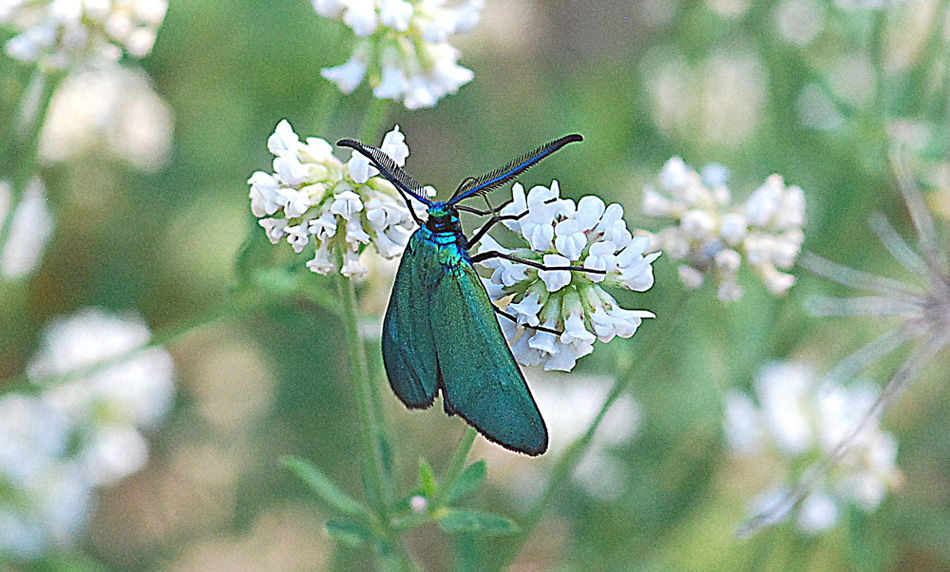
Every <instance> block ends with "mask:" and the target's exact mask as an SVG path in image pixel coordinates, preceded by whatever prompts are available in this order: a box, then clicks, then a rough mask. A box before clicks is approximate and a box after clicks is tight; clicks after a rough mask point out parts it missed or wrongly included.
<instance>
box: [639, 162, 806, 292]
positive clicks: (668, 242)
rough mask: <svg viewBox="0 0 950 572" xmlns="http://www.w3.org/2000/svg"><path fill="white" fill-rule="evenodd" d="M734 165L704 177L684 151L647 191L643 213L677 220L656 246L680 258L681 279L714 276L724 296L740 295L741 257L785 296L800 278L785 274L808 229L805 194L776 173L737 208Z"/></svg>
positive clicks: (692, 282) (694, 282) (693, 284)
mask: <svg viewBox="0 0 950 572" xmlns="http://www.w3.org/2000/svg"><path fill="white" fill-rule="evenodd" d="M727 183H728V170H727V169H726V168H725V167H723V166H721V165H716V164H711V165H707V166H706V167H705V168H704V169H703V173H702V175H701V174H700V173H697V172H696V171H695V170H693V169H692V168H691V167H690V166H689V165H687V164H686V163H684V162H683V160H682V159H680V158H679V157H673V158H672V159H670V160H669V161H667V162H666V164H665V165H664V166H663V169H662V170H661V171H660V175H659V178H658V184H657V186H656V187H654V186H647V187H646V188H645V189H644V191H643V211H644V213H645V214H647V215H649V216H656V217H664V218H666V219H668V220H670V221H671V222H672V225H671V226H669V227H667V228H665V229H663V230H662V231H660V232H659V233H658V234H657V239H658V241H657V242H658V245H657V246H658V247H659V248H662V249H663V250H664V251H665V252H666V253H667V254H668V255H669V256H671V257H673V259H674V260H677V261H679V262H680V266H679V274H680V279H681V280H682V281H683V284H684V285H685V286H686V287H687V288H691V289H692V288H699V287H700V286H702V284H703V282H704V280H705V278H706V276H707V275H708V274H713V276H714V277H715V280H716V282H717V284H718V295H719V299H720V300H722V301H723V302H729V301H734V300H738V299H739V298H740V297H741V296H742V289H741V288H740V287H739V285H738V284H737V282H736V278H737V275H738V272H739V267H740V266H741V264H742V261H743V259H744V260H745V261H746V263H747V264H749V265H750V266H751V267H752V268H753V269H754V270H755V272H756V274H758V275H759V277H760V278H761V279H762V281H763V282H764V283H765V286H766V287H767V288H768V289H769V291H770V292H772V293H773V294H776V295H779V294H783V293H784V292H785V291H786V290H788V289H789V288H790V287H791V286H792V284H794V283H795V277H794V276H792V275H791V274H787V273H785V272H781V270H788V269H789V268H791V267H792V265H793V264H794V263H795V259H796V258H797V257H798V254H799V252H801V247H802V242H803V241H804V238H805V235H804V233H803V232H802V226H803V225H804V222H805V195H804V193H803V192H802V190H801V188H799V187H786V186H785V183H784V182H783V180H782V177H780V176H778V175H772V176H771V177H769V178H768V179H766V180H765V183H763V184H762V186H761V187H759V188H758V189H756V190H755V192H753V193H752V195H751V196H749V198H748V200H747V201H746V203H745V204H744V205H737V206H734V205H733V204H732V195H731V193H730V191H729V188H728V187H727V186H726V185H727Z"/></svg>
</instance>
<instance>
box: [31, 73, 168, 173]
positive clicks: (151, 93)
mask: <svg viewBox="0 0 950 572" xmlns="http://www.w3.org/2000/svg"><path fill="white" fill-rule="evenodd" d="M172 119H173V118H172V112H171V109H170V108H169V106H168V104H167V103H165V101H164V100H163V99H162V98H161V96H159V95H158V94H157V93H156V92H155V90H154V89H153V88H152V85H151V81H150V80H149V78H148V76H147V75H146V74H145V73H144V72H142V71H141V70H136V69H130V68H125V67H121V66H118V65H108V66H104V67H101V68H96V69H89V70H83V71H81V72H78V73H75V74H72V75H70V76H69V77H68V78H67V79H66V80H65V81H64V82H63V83H62V85H60V86H59V87H58V88H57V90H56V93H55V95H54V96H53V100H52V102H51V103H50V109H49V114H48V115H47V118H46V122H45V123H44V125H43V136H42V139H41V141H40V155H41V156H42V158H43V159H44V161H46V162H50V163H58V162H61V161H67V160H70V159H72V158H74V157H76V156H79V155H83V154H95V155H104V154H108V155H111V156H114V157H119V158H121V159H124V160H126V161H128V162H129V163H131V164H132V165H133V166H134V167H136V168H139V169H144V170H149V171H154V170H158V169H159V168H161V167H162V166H164V165H165V164H166V163H167V162H168V158H169V156H170V155H171V145H172V123H173V121H172Z"/></svg>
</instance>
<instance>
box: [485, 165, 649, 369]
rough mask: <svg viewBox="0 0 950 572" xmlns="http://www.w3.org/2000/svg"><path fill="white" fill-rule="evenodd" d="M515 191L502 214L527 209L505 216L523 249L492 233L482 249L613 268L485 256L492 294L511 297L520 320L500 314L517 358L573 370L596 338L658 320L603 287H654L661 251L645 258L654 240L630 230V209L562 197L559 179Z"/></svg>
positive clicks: (624, 335)
mask: <svg viewBox="0 0 950 572" xmlns="http://www.w3.org/2000/svg"><path fill="white" fill-rule="evenodd" d="M512 195H513V196H512V201H511V202H510V203H509V204H508V205H506V206H505V207H504V208H503V209H502V210H501V214H502V215H519V214H521V213H526V214H525V215H524V216H522V217H521V218H520V219H517V220H506V221H505V225H506V226H507V227H508V228H509V229H511V230H512V231H514V232H515V233H517V235H518V237H520V239H521V240H522V241H523V246H522V247H519V248H514V249H508V248H505V247H503V246H501V245H500V244H498V243H497V242H496V241H495V240H493V239H492V238H491V237H490V236H487V235H486V236H485V237H484V238H482V240H481V242H480V244H479V252H480V253H482V252H491V251H497V252H502V253H505V254H511V255H513V256H517V257H518V258H522V259H525V260H531V261H534V262H537V263H539V264H543V265H545V266H548V267H561V268H563V267H565V266H575V267H579V268H585V269H590V270H600V271H605V272H606V274H592V273H587V272H583V271H580V270H575V271H569V270H538V269H536V268H532V267H530V266H527V265H525V264H523V263H520V262H512V261H509V260H505V259H502V258H494V259H489V260H486V261H484V262H483V263H482V264H483V265H484V266H486V267H488V268H490V269H492V275H491V278H490V279H489V278H486V279H483V281H484V282H485V286H486V288H487V289H488V293H489V295H490V296H491V298H492V299H493V300H496V301H498V300H502V299H507V300H508V304H507V306H506V311H507V312H508V313H509V314H511V315H512V316H513V317H514V318H515V319H516V320H517V324H515V323H514V322H512V321H510V320H508V319H506V318H504V317H500V323H501V325H502V330H503V331H504V332H505V336H506V337H507V338H508V340H509V341H510V342H512V343H511V351H512V353H514V356H515V359H517V360H518V361H519V362H520V363H522V364H524V365H532V366H538V365H543V366H544V369H547V370H560V371H570V370H571V369H573V367H574V364H575V363H576V361H577V358H580V357H583V356H585V355H587V354H589V353H591V352H592V351H593V350H594V341H596V340H598V339H599V340H600V341H602V342H609V341H610V340H612V339H613V338H614V337H615V336H620V337H622V338H629V337H630V336H632V335H633V334H634V332H636V331H637V328H638V327H639V326H640V322H641V320H642V319H643V318H653V317H654V314H653V313H652V312H648V311H646V310H627V309H624V308H622V307H620V305H619V304H618V303H617V301H616V300H614V298H613V297H612V296H611V295H610V294H608V293H607V292H606V291H605V290H604V289H603V286H619V287H621V288H626V289H628V290H635V291H637V292H643V291H646V290H649V289H650V287H651V286H653V266H652V265H653V261H654V260H656V259H657V257H659V256H660V253H659V252H654V253H652V254H647V255H644V252H645V251H646V250H647V248H648V247H649V245H650V239H649V238H647V237H646V236H638V237H633V236H632V235H631V234H630V231H629V230H627V224H626V223H625V222H624V220H623V207H621V206H620V205H619V204H616V203H615V204H611V205H609V206H608V205H605V204H604V201H602V200H601V199H600V198H598V197H596V196H586V197H584V198H582V199H581V200H580V201H578V202H577V203H575V202H574V201H573V200H571V199H562V198H561V197H560V188H559V187H558V183H557V181H553V182H552V183H551V186H550V187H544V186H540V185H539V186H536V187H534V188H532V189H531V190H530V191H529V192H528V193H525V190H524V187H522V186H521V185H520V184H518V183H516V184H515V185H514V186H513V188H512ZM516 326H517V327H516ZM524 326H541V327H543V328H546V329H548V330H554V331H558V332H561V333H560V334H555V333H553V332H549V331H542V330H534V329H531V328H525V327H524Z"/></svg>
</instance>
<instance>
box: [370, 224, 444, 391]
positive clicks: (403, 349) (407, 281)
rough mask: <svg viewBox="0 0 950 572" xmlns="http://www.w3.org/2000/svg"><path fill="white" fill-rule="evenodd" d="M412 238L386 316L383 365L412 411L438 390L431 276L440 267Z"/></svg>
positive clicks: (397, 274)
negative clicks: (431, 301) (430, 297)
mask: <svg viewBox="0 0 950 572" xmlns="http://www.w3.org/2000/svg"><path fill="white" fill-rule="evenodd" d="M415 239H416V235H413V236H412V237H411V238H410V241H409V245H408V247H407V248H406V250H405V252H404V253H403V255H402V260H401V261H400V262H399V269H398V270H397V271H396V279H395V282H394V283H393V289H392V293H391V294H390V296H389V305H388V307H387V308H386V317H385V318H383V336H382V346H383V366H384V367H385V369H386V377H387V378H388V379H389V385H390V387H392V389H393V392H394V393H395V394H396V397H398V398H399V400H400V401H402V402H403V404H404V405H405V406H406V407H408V408H410V409H424V408H426V407H429V406H430V405H432V402H433V401H434V400H435V394H436V390H437V387H438V375H439V374H438V363H437V361H436V346H435V341H434V336H433V332H432V327H431V325H430V320H429V313H430V312H431V311H432V309H431V308H430V307H429V292H428V285H429V281H428V276H429V275H430V274H431V272H432V268H431V267H432V266H433V265H438V261H437V260H436V259H432V260H430V258H432V257H431V256H427V254H428V255H431V254H432V253H431V252H429V249H426V248H420V246H421V244H420V243H421V242H422V241H419V240H415Z"/></svg>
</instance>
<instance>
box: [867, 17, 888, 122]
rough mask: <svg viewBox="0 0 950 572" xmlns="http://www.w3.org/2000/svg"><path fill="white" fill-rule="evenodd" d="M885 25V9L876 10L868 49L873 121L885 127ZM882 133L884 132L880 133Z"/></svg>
mask: <svg viewBox="0 0 950 572" xmlns="http://www.w3.org/2000/svg"><path fill="white" fill-rule="evenodd" d="M886 25H887V10H878V11H877V12H875V14H874V22H873V23H872V25H871V40H870V46H868V49H869V51H870V53H871V68H872V70H873V73H874V101H873V105H874V109H873V111H872V113H873V114H874V121H875V123H876V124H877V125H879V126H882V127H886V122H887V103H886V101H885V93H886V85H885V83H886V77H885V74H884V29H885V27H886ZM882 135H884V134H882Z"/></svg>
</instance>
